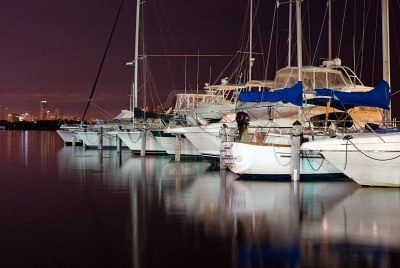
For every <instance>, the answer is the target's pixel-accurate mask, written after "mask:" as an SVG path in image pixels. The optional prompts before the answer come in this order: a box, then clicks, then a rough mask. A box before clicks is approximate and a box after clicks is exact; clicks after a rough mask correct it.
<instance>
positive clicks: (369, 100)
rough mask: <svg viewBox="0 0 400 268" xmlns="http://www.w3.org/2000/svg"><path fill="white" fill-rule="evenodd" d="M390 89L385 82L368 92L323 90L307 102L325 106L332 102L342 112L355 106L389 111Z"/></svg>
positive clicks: (317, 90)
mask: <svg viewBox="0 0 400 268" xmlns="http://www.w3.org/2000/svg"><path fill="white" fill-rule="evenodd" d="M389 89H390V87H389V84H388V83H387V82H386V81H384V80H382V81H381V82H380V83H379V84H378V85H377V86H376V87H375V88H374V89H372V90H370V91H367V92H341V91H334V90H331V89H327V88H321V89H316V95H317V97H316V98H313V99H309V100H307V103H310V104H314V105H320V106H325V105H326V103H327V102H329V101H330V102H331V105H330V106H331V107H334V108H336V109H339V110H342V111H346V110H348V109H351V108H354V107H355V106H367V107H377V108H381V109H384V110H389V104H390V97H391V96H390V91H389ZM319 97H320V98H319ZM326 97H330V98H326Z"/></svg>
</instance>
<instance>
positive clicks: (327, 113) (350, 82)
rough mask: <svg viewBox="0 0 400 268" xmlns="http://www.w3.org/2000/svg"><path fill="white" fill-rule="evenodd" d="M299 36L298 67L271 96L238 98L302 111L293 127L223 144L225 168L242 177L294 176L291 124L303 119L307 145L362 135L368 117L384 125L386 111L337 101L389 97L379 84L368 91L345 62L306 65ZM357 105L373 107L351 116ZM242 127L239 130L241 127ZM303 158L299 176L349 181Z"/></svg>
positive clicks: (318, 160) (313, 157)
mask: <svg viewBox="0 0 400 268" xmlns="http://www.w3.org/2000/svg"><path fill="white" fill-rule="evenodd" d="M298 10H300V3H298ZM298 13H301V12H298ZM297 17H298V16H297ZM297 19H298V23H297V24H298V29H299V24H300V22H299V18H297ZM300 31H301V29H300ZM300 36H301V34H297V37H298V48H297V56H298V63H299V64H298V65H299V66H298V67H286V68H284V69H283V70H282V71H281V72H282V73H283V74H285V73H287V74H289V75H288V76H287V77H284V76H282V77H280V74H279V73H278V74H277V76H276V78H275V83H274V85H275V86H273V91H272V92H245V93H241V96H240V97H239V99H240V100H241V101H245V102H248V101H258V102H267V101H270V102H271V101H283V102H285V103H292V104H296V105H297V106H299V107H301V109H299V113H298V115H295V116H293V117H292V118H284V119H285V121H286V124H287V123H291V124H290V125H286V126H285V125H282V124H281V123H280V122H274V120H272V121H271V122H270V123H269V124H267V125H265V126H257V127H256V131H253V133H254V134H251V135H247V136H246V137H245V138H243V137H242V135H239V138H237V139H236V141H227V142H223V143H222V144H221V163H222V164H223V165H225V166H227V167H228V168H229V169H231V170H232V171H233V172H235V173H237V174H240V175H242V176H252V177H254V176H263V177H270V176H280V177H281V176H285V177H289V176H291V171H292V170H291V164H293V162H294V161H293V158H292V155H293V152H292V143H293V139H292V137H293V134H294V133H293V132H292V127H293V125H292V124H294V123H295V121H296V120H298V121H297V122H298V124H299V126H300V129H301V131H302V133H303V134H302V142H304V141H313V140H320V139H324V138H328V137H329V136H335V135H338V136H343V134H342V133H348V134H351V133H354V132H359V131H360V129H362V127H363V126H364V125H363V124H362V122H361V121H360V119H361V118H362V119H366V118H369V119H372V120H373V121H375V122H379V121H381V120H382V117H381V116H380V110H379V108H382V107H381V106H373V105H372V104H373V103H362V102H360V103H357V104H358V105H355V103H346V104H344V103H343V102H340V103H336V102H335V100H336V99H335V98H336V97H337V95H340V97H342V95H346V94H349V95H360V94H361V96H364V95H363V94H364V93H367V92H373V93H375V92H378V94H382V93H383V94H384V93H386V92H385V91H383V92H382V90H381V89H380V87H379V85H378V87H379V88H378V89H377V90H375V89H374V88H372V87H367V86H364V85H363V83H362V82H361V81H360V79H359V78H358V77H357V76H356V75H355V73H354V72H353V71H352V70H351V69H350V68H348V67H345V66H342V64H341V60H340V59H334V60H332V61H331V60H328V61H325V62H324V64H323V66H321V67H313V66H308V67H307V66H302V64H301V62H302V60H301V39H300V38H299V37H300ZM299 43H300V44H299ZM295 81H298V82H297V86H296V85H294V84H295V83H296V82H295ZM276 85H280V86H276ZM279 87H283V89H279ZM299 88H300V90H299ZM274 89H275V90H274ZM282 90H284V91H285V92H282ZM295 90H299V92H297V91H296V92H297V94H298V98H299V99H300V100H296V99H295V97H294V92H295ZM383 90H385V88H383ZM371 94H372V93H371ZM242 95H243V98H242ZM301 99H303V101H301ZM343 99H344V97H343ZM319 102H321V103H322V105H323V106H319V105H321V103H319ZM355 106H368V108H364V107H361V108H357V109H353V110H352V112H351V113H349V112H348V109H349V108H350V107H351V108H353V107H355ZM353 117H354V118H356V119H357V120H355V119H354V118H353ZM290 119H291V120H292V121H290ZM248 124H249V123H248V122H245V123H244V128H245V129H246V131H242V132H249V133H251V132H252V131H251V130H250V127H247V125H248ZM242 127H243V125H242ZM238 128H239V129H240V126H238ZM344 135H345V134H344ZM299 159H300V163H299V170H297V172H298V174H300V175H301V176H302V177H310V176H316V177H318V178H321V176H329V177H331V176H334V177H337V176H344V175H343V173H342V172H341V171H340V169H338V168H337V167H335V166H334V165H332V163H329V161H326V160H325V159H324V158H323V157H321V155H319V154H318V153H315V152H313V151H303V153H302V154H299Z"/></svg>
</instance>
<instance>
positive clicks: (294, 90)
mask: <svg viewBox="0 0 400 268" xmlns="http://www.w3.org/2000/svg"><path fill="white" fill-rule="evenodd" d="M239 100H240V101H241V102H279V101H281V102H283V103H288V102H290V103H292V104H294V105H297V106H302V105H303V84H302V82H297V84H296V85H294V86H293V87H290V88H283V89H280V90H277V91H273V92H269V91H262V92H241V93H240V95H239Z"/></svg>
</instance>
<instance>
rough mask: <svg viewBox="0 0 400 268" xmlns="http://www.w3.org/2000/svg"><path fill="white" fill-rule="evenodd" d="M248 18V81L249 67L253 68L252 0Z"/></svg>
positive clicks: (251, 0)
mask: <svg viewBox="0 0 400 268" xmlns="http://www.w3.org/2000/svg"><path fill="white" fill-rule="evenodd" d="M249 20H250V23H249V46H250V48H249V81H251V69H252V68H253V57H252V55H253V0H250V15H249Z"/></svg>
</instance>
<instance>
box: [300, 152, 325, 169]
mask: <svg viewBox="0 0 400 268" xmlns="http://www.w3.org/2000/svg"><path fill="white" fill-rule="evenodd" d="M303 153H304V155H305V157H306V159H307V162H308V164H309V165H310V167H311V169H312V170H314V171H318V170H320V169H321V167H322V164H323V163H324V161H325V158H322V161H321V164H320V165H319V167H318V168H317V169H315V168H314V167H313V166H312V165H311V161H310V159H309V158H308V155H307V152H306V151H304V152H303Z"/></svg>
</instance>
